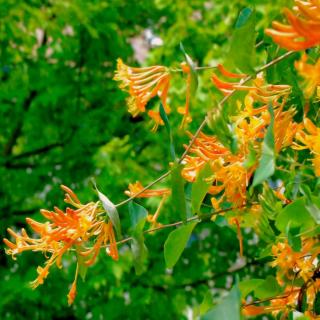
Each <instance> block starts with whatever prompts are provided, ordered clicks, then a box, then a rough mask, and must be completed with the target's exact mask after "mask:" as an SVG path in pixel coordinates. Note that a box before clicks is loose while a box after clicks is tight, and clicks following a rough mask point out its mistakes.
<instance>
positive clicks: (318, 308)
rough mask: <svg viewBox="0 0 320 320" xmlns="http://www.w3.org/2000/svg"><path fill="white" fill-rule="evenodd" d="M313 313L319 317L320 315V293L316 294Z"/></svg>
mask: <svg viewBox="0 0 320 320" xmlns="http://www.w3.org/2000/svg"><path fill="white" fill-rule="evenodd" d="M313 312H314V313H315V314H316V315H317V316H318V315H320V292H319V291H318V292H317V293H316V297H315V299H314V302H313Z"/></svg>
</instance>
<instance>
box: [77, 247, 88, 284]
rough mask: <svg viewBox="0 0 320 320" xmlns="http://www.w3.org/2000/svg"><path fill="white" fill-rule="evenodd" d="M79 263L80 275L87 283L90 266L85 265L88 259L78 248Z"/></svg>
mask: <svg viewBox="0 0 320 320" xmlns="http://www.w3.org/2000/svg"><path fill="white" fill-rule="evenodd" d="M76 250H77V263H78V273H79V275H80V277H81V279H82V281H85V279H86V275H87V271H88V265H86V264H85V261H86V258H85V257H84V256H83V255H81V254H80V251H81V250H80V248H79V247H77V249H76Z"/></svg>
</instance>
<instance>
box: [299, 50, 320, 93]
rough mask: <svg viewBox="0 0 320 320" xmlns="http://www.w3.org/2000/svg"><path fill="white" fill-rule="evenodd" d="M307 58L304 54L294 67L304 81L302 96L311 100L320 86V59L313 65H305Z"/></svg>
mask: <svg viewBox="0 0 320 320" xmlns="http://www.w3.org/2000/svg"><path fill="white" fill-rule="evenodd" d="M307 59H308V56H307V55H306V54H304V55H303V56H302V58H301V60H300V61H296V62H295V64H294V66H295V67H296V69H297V71H298V72H299V74H300V75H301V76H302V77H303V78H304V79H305V90H304V94H305V96H306V98H311V97H312V95H313V93H314V92H315V90H316V89H317V88H318V87H319V86H320V59H318V61H317V62H316V63H315V65H312V64H308V63H307Z"/></svg>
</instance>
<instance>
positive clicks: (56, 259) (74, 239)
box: [3, 186, 118, 304]
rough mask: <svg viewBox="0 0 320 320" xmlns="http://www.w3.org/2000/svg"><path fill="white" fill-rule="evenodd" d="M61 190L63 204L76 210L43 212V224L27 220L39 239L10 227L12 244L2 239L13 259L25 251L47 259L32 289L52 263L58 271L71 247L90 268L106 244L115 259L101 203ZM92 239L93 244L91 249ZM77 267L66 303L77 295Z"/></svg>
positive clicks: (41, 282)
mask: <svg viewBox="0 0 320 320" xmlns="http://www.w3.org/2000/svg"><path fill="white" fill-rule="evenodd" d="M61 188H62V189H63V190H64V191H65V192H66V194H65V202H66V203H69V204H71V205H72V206H74V207H75V209H72V208H67V209H66V211H65V212H64V211H62V210H61V209H59V208H57V207H55V208H54V211H48V210H44V209H42V210H41V214H42V215H43V216H44V218H45V219H46V220H47V221H46V222H43V223H41V222H38V221H35V220H33V219H31V218H27V219H26V221H27V223H28V225H29V226H30V227H31V229H32V230H33V232H34V233H36V234H37V235H38V238H33V237H30V236H29V235H28V233H27V232H26V230H24V229H22V230H21V231H20V232H19V233H18V232H14V231H13V230H12V229H10V228H9V229H8V233H9V234H10V235H11V236H12V238H13V239H14V242H12V241H9V240H8V239H4V240H3V241H4V243H5V244H6V245H7V247H8V249H6V253H7V254H11V255H12V257H13V258H15V255H17V254H19V253H21V252H24V251H40V252H42V253H43V254H44V255H45V257H46V259H47V260H46V262H45V264H44V266H43V267H41V266H38V268H37V273H38V276H37V278H36V279H35V280H34V281H33V282H32V283H31V286H32V288H36V287H38V286H39V285H41V284H43V282H44V280H45V279H46V278H47V276H48V274H49V270H50V267H52V266H53V265H54V264H56V265H57V266H58V267H59V268H61V267H62V264H61V260H62V257H63V255H64V254H65V253H66V252H67V251H69V250H70V249H71V248H75V249H76V250H77V252H78V253H79V254H80V255H83V256H85V257H86V259H87V260H85V262H84V263H85V264H87V265H90V264H92V263H94V261H95V259H96V257H97V255H98V253H99V251H100V248H101V246H102V245H107V243H108V242H109V243H110V249H111V250H110V253H109V255H110V256H111V257H112V258H113V259H115V260H117V259H118V253H117V247H116V241H115V236H114V232H113V227H112V223H111V221H109V222H105V220H106V214H105V211H104V209H103V207H102V206H101V205H100V203H99V202H96V203H95V202H89V203H87V204H82V203H81V202H80V200H79V199H78V197H77V196H76V195H75V193H74V192H73V191H72V190H71V189H69V188H68V187H66V186H61ZM92 240H94V245H93V246H92V247H91V242H92ZM84 248H85V249H84ZM84 250H85V251H84ZM48 255H50V256H48ZM78 267H79V266H78V265H77V270H76V274H75V280H74V282H73V284H72V286H71V289H70V292H69V294H68V302H69V304H70V303H72V302H73V300H74V298H75V295H76V281H77V276H78Z"/></svg>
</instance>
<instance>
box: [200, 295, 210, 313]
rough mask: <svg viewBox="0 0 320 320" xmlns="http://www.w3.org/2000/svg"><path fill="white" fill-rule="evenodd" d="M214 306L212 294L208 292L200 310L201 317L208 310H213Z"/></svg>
mask: <svg viewBox="0 0 320 320" xmlns="http://www.w3.org/2000/svg"><path fill="white" fill-rule="evenodd" d="M212 304H213V299H212V293H211V292H210V290H208V291H207V293H206V295H205V296H204V298H203V300H202V302H201V305H200V308H199V309H200V310H199V312H200V315H204V314H206V313H207V312H208V310H210V308H212Z"/></svg>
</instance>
